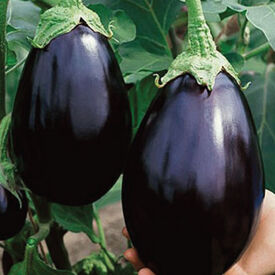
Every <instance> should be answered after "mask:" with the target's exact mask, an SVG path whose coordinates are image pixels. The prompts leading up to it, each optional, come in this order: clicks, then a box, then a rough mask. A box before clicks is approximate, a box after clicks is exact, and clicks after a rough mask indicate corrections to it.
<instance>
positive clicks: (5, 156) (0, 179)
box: [0, 114, 21, 205]
mask: <svg viewBox="0 0 275 275" xmlns="http://www.w3.org/2000/svg"><path fill="white" fill-rule="evenodd" d="M10 125H11V114H8V115H6V116H5V117H4V118H3V119H2V120H1V123H0V184H1V185H2V186H3V187H4V188H5V189H7V190H9V191H10V192H11V193H12V194H13V195H14V196H15V197H16V198H17V199H18V201H19V203H20V205H21V198H20V196H19V195H18V193H17V191H18V186H17V182H18V178H17V174H16V166H15V164H14V163H13V162H12V160H11V159H10V154H9V152H8V141H9V132H10Z"/></svg>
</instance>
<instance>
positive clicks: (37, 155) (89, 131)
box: [12, 25, 131, 205]
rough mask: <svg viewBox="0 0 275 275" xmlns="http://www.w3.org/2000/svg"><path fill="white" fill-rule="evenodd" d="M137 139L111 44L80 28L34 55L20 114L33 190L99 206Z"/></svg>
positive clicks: (19, 136) (18, 104) (20, 138)
mask: <svg viewBox="0 0 275 275" xmlns="http://www.w3.org/2000/svg"><path fill="white" fill-rule="evenodd" d="M130 139H131V117H130V109H129V103H128V99H127V92H126V88H125V84H124V82H123V78H122V75H121V71H120V69H119V66H118V64H117V61H116V59H115V56H114V53H113V51H112V49H111V47H110V45H109V43H108V40H107V38H106V37H104V36H103V35H101V34H99V33H96V32H94V31H92V30H91V29H90V28H89V27H87V26H86V25H78V26H77V27H76V28H75V29H73V30H72V31H71V32H69V33H67V34H64V35H61V36H59V37H57V38H55V39H54V40H52V41H51V43H50V44H49V45H48V46H47V47H46V48H45V49H32V51H31V53H30V55H29V58H28V60H27V63H26V65H25V68H24V71H23V75H22V77H21V81H20V85H19V88H18V92H17V96H16V100H15V105H14V110H13V114H12V141H13V147H14V153H15V156H16V157H17V165H18V169H19V172H20V174H21V177H22V179H23V181H24V183H25V184H26V186H27V187H28V188H29V189H30V190H32V191H33V192H34V193H36V194H38V195H41V196H44V197H46V198H47V199H48V200H50V201H54V202H58V203H62V204H67V205H83V204H87V203H92V202H94V201H96V200H97V199H99V198H100V197H101V196H102V195H104V194H105V193H106V192H107V191H108V190H109V189H110V188H111V187H112V186H113V184H114V183H115V182H116V180H117V178H118V177H119V175H120V174H121V172H122V168H123V166H124V162H125V158H126V153H127V151H128V147H129V144H130Z"/></svg>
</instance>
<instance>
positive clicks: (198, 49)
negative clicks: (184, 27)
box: [186, 0, 216, 57]
mask: <svg viewBox="0 0 275 275" xmlns="http://www.w3.org/2000/svg"><path fill="white" fill-rule="evenodd" d="M186 5H187V7H188V39H189V45H190V46H191V51H193V52H194V54H198V53H199V54H200V55H201V56H202V57H207V56H208V55H209V54H211V53H212V52H213V51H214V50H216V45H215V42H214V40H213V38H212V35H211V33H210V29H209V27H208V26H207V24H206V20H205V17H204V14H203V10H202V5H201V1H200V0H186Z"/></svg>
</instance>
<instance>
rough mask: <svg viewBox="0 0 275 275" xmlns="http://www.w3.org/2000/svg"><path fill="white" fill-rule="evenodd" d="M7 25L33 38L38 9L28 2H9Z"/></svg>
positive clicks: (12, 0) (38, 14) (38, 13)
mask: <svg viewBox="0 0 275 275" xmlns="http://www.w3.org/2000/svg"><path fill="white" fill-rule="evenodd" d="M9 11H10V18H9V21H8V23H9V25H11V26H12V27H14V28H15V29H16V30H19V31H21V32H23V33H24V34H25V35H26V36H28V37H30V38H33V36H34V34H35V30H36V26H37V25H38V21H39V18H40V8H38V7H37V6H35V5H34V4H33V3H32V2H30V1H20V0H11V2H10V6H9Z"/></svg>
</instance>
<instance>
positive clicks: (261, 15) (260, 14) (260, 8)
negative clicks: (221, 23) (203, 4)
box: [222, 0, 275, 49]
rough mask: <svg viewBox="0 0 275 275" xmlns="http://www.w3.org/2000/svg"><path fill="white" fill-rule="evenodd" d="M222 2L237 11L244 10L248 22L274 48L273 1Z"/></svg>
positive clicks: (232, 0)
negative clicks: (262, 34)
mask: <svg viewBox="0 0 275 275" xmlns="http://www.w3.org/2000/svg"><path fill="white" fill-rule="evenodd" d="M222 3H223V4H225V5H226V6H227V7H229V8H231V9H233V10H235V11H237V12H245V13H246V17H247V19H248V20H249V22H250V23H252V24H253V25H254V26H255V27H256V28H258V29H259V30H261V31H262V32H263V33H264V34H265V36H266V38H267V40H268V41H269V43H270V45H271V47H272V48H273V49H275V33H274V31H273V26H274V24H275V3H274V2H270V1H266V0H262V1H254V0H251V1H243V4H239V3H238V1H237V0H223V1H222ZM246 5H247V6H246Z"/></svg>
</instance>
